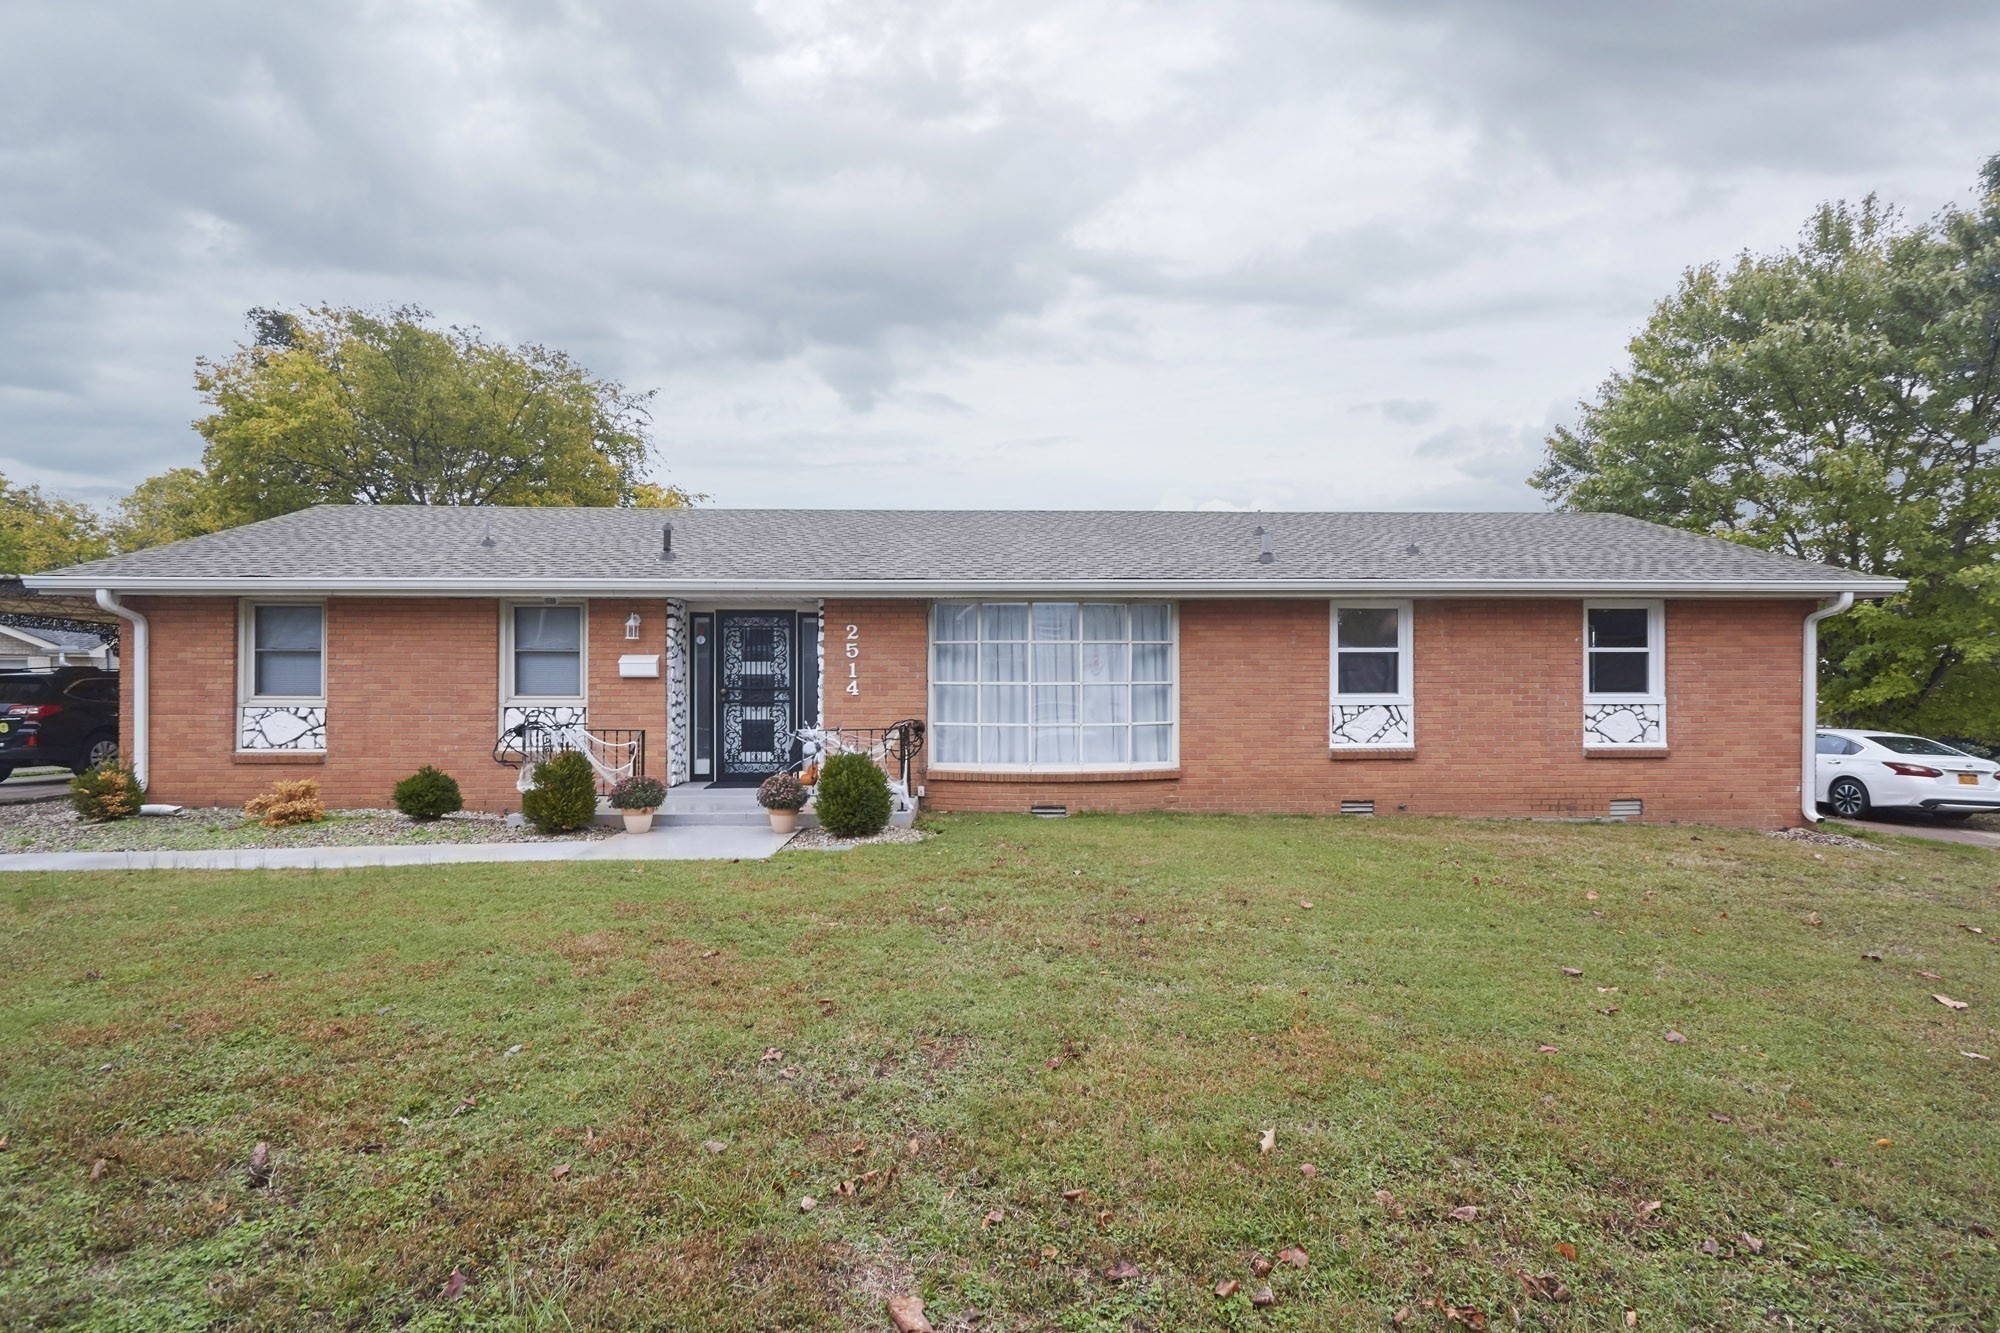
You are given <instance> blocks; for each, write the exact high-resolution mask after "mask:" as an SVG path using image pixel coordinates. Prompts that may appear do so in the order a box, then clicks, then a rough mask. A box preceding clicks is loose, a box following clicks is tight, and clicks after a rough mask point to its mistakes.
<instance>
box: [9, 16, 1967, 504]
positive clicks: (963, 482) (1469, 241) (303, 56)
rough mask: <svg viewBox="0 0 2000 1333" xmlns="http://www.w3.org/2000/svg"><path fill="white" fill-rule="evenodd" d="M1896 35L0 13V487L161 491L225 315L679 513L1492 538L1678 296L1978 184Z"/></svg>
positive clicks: (1936, 48)
mask: <svg viewBox="0 0 2000 1333" xmlns="http://www.w3.org/2000/svg"><path fill="white" fill-rule="evenodd" d="M1995 69H2000V6H1995V5H1993V4H1992V3H1990V0H1988V3H1953V2H1952V0H1924V3H1920V4H1910V3H1907V2H1906V0H1905V2H1899V3H1879V4H1864V3H1854V2H1853V0H1798V2H1794V3H1759V2H1758V0H1700V2H1699V3H1659V4H1646V5H1636V4H1623V3H1615V2H1607V0H1537V2H1535V3H1513V2H1512V0H1455V2H1454V0H1428V2H1426V0H1350V2H1348V3H1330V2H1322V3H1289V2H1286V0H1269V2H1265V0H1184V2H1182V3H1161V4H1099V3H1090V2H1089V0H1058V2H1056V3H1042V0H1003V2H1001V3H994V4H990V5H989V4H963V3H956V2H954V0H914V2H913V3H908V4H899V3H894V0H859V2H857V3H839V4H816V3H794V2H793V0H767V2H766V3H754V4H753V3H747V2H731V0H631V2H630V3H612V2H604V3H593V2H589V0H578V2H577V3H568V4H545V3H536V2H534V0H512V2H507V3H486V4H479V3H469V2H468V3H437V2H433V0H393V2H391V3H378V4H370V3H359V4H339V5H334V4H317V5H299V4H290V3H282V2H281V3H273V2H272V0H254V2H247V0H246V2H244V3H218V2H216V0H185V2H184V3H175V4H159V3H156V2H155V0H136V2H133V3H90V4H82V3H57V2H55V0H48V2H46V3H34V2H33V0H12V3H0V473H4V474H6V475H7V476H8V477H10V478H11V479H14V480H17V481H39V482H42V483H45V484H48V485H51V486H54V487H56V488H58V489H61V490H64V491H68V492H70V493H72V494H77V495H81V496H86V497H88V498H92V499H97V500H108V499H111V498H113V497H115V496H116V495H117V494H118V493H120V492H121V491H123V490H125V489H127V488H129V487H130V486H131V485H132V484H133V483H135V482H137V481H139V480H140V479H141V478H143V477H145V476H147V475H148V474H150V473H153V472H157V471H159V470H161V469H163V468H166V467H169V466H172V465H175V464H181V463H191V462H194V461H195V460H196V459H197V458H198V456H199V453H200V441H199V439H198V437H196V436H195V434H194V433H193V431H192V430H190V429H189V426H188V423H189V421H190V420H191V419H192V418H193V417H194V416H195V415H197V413H198V412H199V410H200V403H199V400H198V399H197V397H196V395H195V393H194V389H193V387H192V383H191V380H192V370H193V363H194V359H195V358H196V357H197V356H200V355H204V354H207V355H224V354H227V353H228V352H229V351H230V350H231V348H232V347H233V345H234V344H235V343H236V342H238V341H239V340H241V339H243V338H244V337H246V336H247V335H246V332H245V328H244V323H243V312H244V311H245V310H246V309H247V308H249V307H251V306H257V305H300V304H305V303H315V302H322V301H324V302H333V303H338V304H364V305H365V304H379V303H403V302H415V303H419V304H422V305H424V306H427V307H429V308H430V309H432V310H434V311H435V312H437V314H438V315H439V316H440V317H442V318H444V319H446V320H448V321H452V322H468V323H474V324H478V325H480V326H481V327H482V328H484V329H485V330H486V331H487V332H488V333H489V334H491V335H493V336H495V337H498V338H502V339H505V340H507V341H525V340H532V341H537V342H543V343H548V344H552V345H555V346H560V347H563V348H566V349H568V350H569V351H571V352H572V353H574V354H575V355H576V356H578V357H579V358H580V359H581V360H582V361H583V362H584V363H585V364H587V365H589V366H590V367H592V368H593V369H594V370H596V371H597V372H598V373H600V374H604V375H608V376H612V377H615V378H618V379H621V380H623V381H625V382H626V383H627V384H628V385H630V386H632V387H635V388H657V389H658V390H659V395H658V397H657V399H656V400H655V408H656V413H655V417H656V421H655V424H656V428H657V434H658V438H659V442H660V444H661V447H662V457H663V468H662V471H661V474H660V477H661V479H662V480H668V481H672V482H674V483H677V484H679V485H682V486H685V487H688V488H690V489H693V490H698V491H705V492H708V493H709V494H710V495H711V497H712V501H713V502H714V503H717V504H726V505H830V506H852V505H888V506H940V507H967V506H1035V507H1082V506H1093V507H1094V506H1106V507H1118V508H1138V509H1147V508H1156V507H1162V506H1166V507H1189V506H1212V507H1261V508H1273V509H1277V508H1297V509H1309V508H1330V509H1339V508H1368V507H1374V508H1395V509H1413V508H1447V509H1449V508H1535V507H1539V504H1540V500H1539V497H1538V496H1537V495H1536V494H1535V492H1533V491H1532V490H1530V489H1529V488H1528V487H1527V486H1526V485H1525V484H1524V480H1523V479H1524V478H1525V476H1526V474H1527V473H1528V472H1529V471H1530V470H1532V468H1533V466H1534V464H1535V462H1536V460H1537V458H1538V457H1539V454H1540V441H1541V438H1542V436H1543V435H1544V433H1545V432H1546V430H1547V429H1548V427H1549V425H1550V424H1551V423H1552V422H1556V421H1560V420H1564V419H1566V418H1567V416H1568V414H1569V413H1570V412H1571V410H1572V408H1573V404H1574V402H1575V400H1576V399H1577V398H1578V397H1580V396H1583V395H1585V394H1587V393H1589V392H1590V391H1591V389H1592V388H1593V387H1594V386H1595V385H1596V384H1597V383H1598V382H1599V381H1600V380H1601V379H1602V378H1603V376H1604V375H1605V374H1606V373H1607V372H1608V371H1609V370H1611V369H1612V368H1614V367H1615V366H1616V365H1617V364H1618V363H1619V361H1620V358H1621V353H1622V347H1623V344H1624V342H1625V340H1626V339H1627V338H1628V337H1629V336H1630V335H1631V333H1632V332H1633V331H1634V330H1635V329H1636V328H1637V327H1638V325H1639V324H1640V322H1641V321H1642V320H1643V319H1644V318H1645V315H1646V312H1647V310H1648V309H1649V307H1650V306H1651V304H1652V303H1653V302H1654V301H1656V300H1657V299H1658V298H1659V297H1661V296H1662V295H1664V294H1665V293H1666V292H1667V291H1669V290H1670V289H1671V287H1672V284H1673V282H1674V280H1675V278H1676V276H1677V275H1678V273H1679V272H1680V271H1681V269H1683V268H1684V267H1686V266H1688V265H1690V264H1695V263H1700V262H1703V261H1706V260H1709V259H1717V258H1727V257H1729V256H1731V255H1733V254H1734V253H1736V252H1737V251H1739V250H1742V249H1744V248H1746V247H1748V248H1752V249H1770V248H1774V247H1777V246H1780V245H1783V244H1786V243H1787V242H1789V241H1790V240H1791V239H1792V238H1793V237H1794V236H1795V235H1796V234H1797V231H1798V228H1799V226H1800V224H1801V223H1802V221H1803V220H1804V218H1805V217H1806V215H1807V213H1808V212H1809V211H1810V210H1811V209H1812V208H1813V207H1814V205H1816V204H1817V203H1818V202H1819V201H1821V200H1823V199H1827V198H1834V197H1850V198H1852V197H1858V196H1860V195H1862V194H1864V193H1867V192H1868V191H1871V190H1873V191H1876V192H1879V193H1880V194H1882V195H1883V196H1885V197H1886V198H1889V199H1892V200H1895V201H1897V202H1898V203H1900V204H1901V205H1903V206H1904V207H1905V208H1906V209H1907V210H1908V211H1910V212H1913V213H1917V214H1925V213H1929V212H1931V211H1932V210H1934V209H1936V208H1938V207H1940V206H1941V205H1944V204H1946V203H1948V202H1953V201H1963V200H1964V199H1966V198H1967V197H1968V191H1969V187H1970V185H1971V183H1972V181H1973V179H1974V175H1975V172H1976V170H1977V168H1978V165H1979V163H1980V162H1981V161H1982V160H1983V159H1984V158H1985V157H1986V156H1988V155H1989V154H1992V153H1996V152H2000V98H1996V97H1995V96H1994V94H1995V92H1996V83H1995V78H1994V73H1993V71H1994V70H1995Z"/></svg>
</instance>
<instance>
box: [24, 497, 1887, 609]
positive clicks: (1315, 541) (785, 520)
mask: <svg viewBox="0 0 2000 1333" xmlns="http://www.w3.org/2000/svg"><path fill="white" fill-rule="evenodd" d="M666 522H671V523H672V524H673V551H674V558H673V559H672V560H663V559H662V558H661V555H660V547H661V535H662V534H661V526H662V524H663V523H666ZM1260 526H1261V527H1263V528H1265V529H1266V530H1267V532H1268V534H1269V542H1270V550H1271V556H1272V558H1271V559H1270V560H1269V561H1268V562H1260V561H1259V559H1258V554H1259V550H1260V545H1261V541H1262V539H1260V538H1259V537H1258V536H1257V535H1255V529H1257V528H1258V527H1260ZM28 583H29V585H30V586H31V587H36V588H49V589H85V588H110V589H113V590H114V591H126V592H148V591H151V592H169V591H187V592H245V593H250V592H255V591H258V590H266V591H274V592H275V591H288V592H302V591H324V592H363V591H377V590H379V591H394V592H416V591H438V592H460V593H472V592H477V591H515V592H537V593H541V592H548V593H553V592H560V591H568V592H578V593H581V592H616V591H641V590H644V591H653V590H659V591H662V592H679V591H686V592H689V593H695V592H703V591H710V590H713V591H716V592H724V591H727V590H732V589H742V590H747V589H772V590H797V591H799V592H802V593H804V592H808V591H811V592H821V593H867V592H877V593H895V592H903V593H908V594H921V593H944V592H949V591H951V590H954V589H957V590H963V591H967V592H976V591H981V590H987V589H1015V590H1021V591H1034V590H1064V589H1073V590H1077V591H1093V590H1097V591H1108V590H1120V591H1125V590H1136V591H1148V590H1152V591H1157V592H1159V593H1160V594H1162V595H1166V594H1176V595H1179V594H1183V593H1187V592H1201V591H1207V592H1213V593H1230V592H1236V593H1248V594H1253V595H1254V594H1259V593H1262V594H1266V595H1271V594H1281V593H1287V592H1298V591H1307V590H1310V591H1344V590H1354V591H1363V592H1375V593H1382V594H1387V593H1389V592H1422V591H1449V590H1454V589H1462V590H1467V591H1471V590H1494V591H1503V592H1530V591H1565V590H1588V589H1603V590H1623V591H1630V592H1633V593H1635V594H1636V593H1638V592H1641V591H1646V592H1661V593H1670V592H1679V593H1692V592H1710V593H1751V594H1759V593H1761V594H1767V595H1777V594H1793V595H1798V594H1806V595H1813V594H1824V593H1836V592H1854V593H1856V594H1857V595H1861V596H1881V595H1884V594H1887V593H1892V592H1896V591H1899V590H1900V589H1901V587H1902V586H1903V585H1902V584H1901V583H1900V582H1898V581H1897V580H1894V579H1883V578H1874V577H1870V576H1867V575H1862V574H1855V573H1852V572H1850V571H1847V570H1842V569H1836V568H1833V567H1832V566H1828V565H1821V564H1814V563H1812V562H1810V561H1804V560H1796V559H1792V558H1791V557H1788V556H1782V555H1774V554H1771V553H1770V552H1766V551H1758V550H1754V549H1752V548H1750V547H1747V546H1741V545H1738V544H1736V543H1734V542H1728V541H1723V540H1720V539H1718V538H1714V537H1706V536H1703V535H1701V534H1698V533H1692V532H1686V531H1682V530H1680V529H1677V528H1666V527H1661V526H1659V525H1657V524H1653V523H1646V522H1642V521H1640V520H1638V519H1633V518H1626V517H1623V516H1621V515H1617V514H1579V513H1484V514H1455V513H1412V514H1400V513H1274V514H1253V513H1215V512H1189V511H1174V510H1157V511H1098V510H957V509H932V510H884V509H870V510H838V509H834V510H828V509H813V510H805V509H682V510H659V509H570V508H471V507H467V508H451V507H444V506H436V507H429V506H420V505H353V506H346V505H329V506H321V507H319V508H314V509H305V510H300V511H298V512H297V513H292V514H286V515H284V516H283V517H280V518H274V519H267V520H266V521H264V522H262V523H253V524H249V525H247V526H245V527H240V528H232V529H230V530H228V531H225V532H218V533H214V534H212V535H210V536H206V537H196V538H193V539H191V540H188V541H183V542H175V543H173V544H171V545H168V546H160V547H154V548H152V549H150V550H144V551H136V552H134V553H132V554H130V555H122V556H114V557H112V558H110V559H107V560H97V561H92V562H91V563H89V564H83V565H74V566H71V567H70V568H67V569H62V570H55V571H51V572H49V573H46V574H40V575H34V576H31V577H30V578H29V580H28Z"/></svg>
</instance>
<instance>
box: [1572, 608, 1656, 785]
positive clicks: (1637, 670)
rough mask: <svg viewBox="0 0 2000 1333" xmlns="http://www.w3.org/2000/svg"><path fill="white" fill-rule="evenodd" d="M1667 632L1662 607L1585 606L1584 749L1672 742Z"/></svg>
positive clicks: (1652, 745)
mask: <svg viewBox="0 0 2000 1333" xmlns="http://www.w3.org/2000/svg"><path fill="white" fill-rule="evenodd" d="M1665 628H1666V611H1665V606H1664V604H1663V603H1660V602H1587V603H1585V604H1584V608H1583V631H1584V654H1583V656H1584V664H1583V672H1584V679H1583V743H1584V745H1586V746H1588V747H1590V748H1592V749H1622V748H1629V747H1634V746H1637V747H1656V746H1663V745H1665V744H1666V743H1667V700H1666V634H1665Z"/></svg>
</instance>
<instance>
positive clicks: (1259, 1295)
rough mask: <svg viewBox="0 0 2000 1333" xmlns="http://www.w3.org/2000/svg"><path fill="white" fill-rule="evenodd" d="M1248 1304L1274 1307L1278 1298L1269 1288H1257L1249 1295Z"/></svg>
mask: <svg viewBox="0 0 2000 1333" xmlns="http://www.w3.org/2000/svg"><path fill="white" fill-rule="evenodd" d="M1250 1303H1251V1304H1252V1305H1257V1306H1264V1305H1276V1304H1277V1303H1278V1298H1277V1296H1275V1295H1274V1294H1272V1291H1271V1289H1270V1288H1269V1287H1259V1288H1257V1290H1255V1291H1253V1292H1251V1293H1250Z"/></svg>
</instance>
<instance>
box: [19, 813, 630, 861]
mask: <svg viewBox="0 0 2000 1333" xmlns="http://www.w3.org/2000/svg"><path fill="white" fill-rule="evenodd" d="M615 831H616V830H614V829H610V828H605V827H601V826H594V827H592V828H589V829H586V830H584V831H582V832H580V833H567V834H563V835H561V836H560V837H555V838H548V837H544V836H543V835H541V834H539V833H537V832H535V830H534V829H532V828H528V827H519V828H509V827H508V826H507V822H506V817H505V816H503V815H488V814H470V813H466V814H456V815H446V816H445V817H444V818H443V819H438V820H433V821H430V822H428V823H418V822H417V821H416V820H414V819H410V818H409V817H407V816H405V815H400V814H398V813H396V812H395V811H394V810H329V811H327V815H326V818H325V819H324V820H322V821H320V822H319V823H317V824H298V825H294V826H293V827H291V828H276V829H272V828H265V827H264V826H263V825H262V824H260V823H258V822H257V821H256V820H254V819H248V818H245V817H244V814H243V812H242V811H241V810H239V809H233V808H226V807H217V808H212V809H201V810H194V809H189V810H183V811H181V812H180V813H179V814H177V815H139V816H135V817H134V818H131V819H118V820H113V821H112V822H110V823H108V824H90V823H86V822H85V821H84V820H83V819H82V818H80V817H79V816H78V815H77V813H76V811H75V810H74V809H72V808H71V807H70V806H69V804H68V803H67V802H63V803H59V804H58V803H47V802H43V803H36V804H27V805H0V853H4V852H170V851H189V852H193V851H209V850H213V849H218V848H270V847H381V846H389V845H395V844H407V843H436V842H458V843H463V842H575V841H582V840H587V839H591V838H603V837H609V836H610V835H611V834H612V833H613V832H615Z"/></svg>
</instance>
